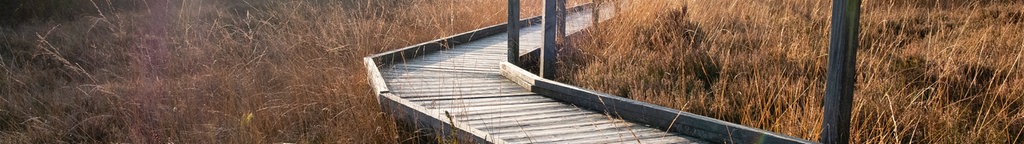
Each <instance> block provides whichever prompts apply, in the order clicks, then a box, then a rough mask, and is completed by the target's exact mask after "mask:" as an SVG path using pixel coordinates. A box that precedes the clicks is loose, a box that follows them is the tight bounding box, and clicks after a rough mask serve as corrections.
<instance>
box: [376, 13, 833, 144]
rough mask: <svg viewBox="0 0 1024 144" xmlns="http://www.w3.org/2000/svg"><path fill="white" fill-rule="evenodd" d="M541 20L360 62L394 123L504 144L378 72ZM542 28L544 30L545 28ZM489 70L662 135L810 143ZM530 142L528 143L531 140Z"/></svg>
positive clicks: (510, 70)
mask: <svg viewBox="0 0 1024 144" xmlns="http://www.w3.org/2000/svg"><path fill="white" fill-rule="evenodd" d="M589 6H590V5H589V4H586V5H582V6H576V7H573V8H571V9H569V10H568V11H579V10H582V9H585V8H588V7H589ZM541 19H542V17H539V16H538V17H532V18H527V19H522V20H519V21H517V22H514V23H513V24H514V25H515V26H513V28H509V27H506V26H507V25H506V24H499V25H494V26H490V27H485V28H481V29H477V30H474V31H470V32H465V33H461V34H458V35H454V36H450V37H446V38H442V39H438V40H434V41H429V42H425V43H420V44H417V45H413V46H409V47H405V48H402V49H397V50H392V51H388V52H384V53H381V54H376V55H373V56H369V57H366V58H364V64H365V65H366V67H367V77H368V82H369V83H370V86H371V87H372V89H373V91H374V93H375V95H376V97H377V100H378V103H379V104H380V106H381V108H382V110H383V111H384V112H386V113H388V114H390V115H391V116H392V117H393V118H395V119H396V121H399V122H402V123H405V124H409V126H411V127H416V128H425V129H429V130H432V131H433V132H435V133H434V134H435V135H437V136H438V137H439V138H446V139H458V140H464V141H472V142H475V143H508V142H507V141H506V140H503V139H501V138H498V137H496V136H495V135H494V134H492V133H488V132H486V131H483V130H481V129H477V128H474V127H473V125H471V124H465V123H462V122H460V121H459V120H457V119H456V118H453V117H456V116H453V115H454V114H451V113H448V111H439V110H432V109H429V108H427V107H425V106H424V105H421V104H417V103H415V102H412V101H410V100H408V99H405V98H403V97H401V96H400V94H401V93H398V94H396V92H393V91H392V90H391V89H389V87H388V86H389V85H390V84H389V83H388V79H386V78H385V77H387V76H385V75H382V72H381V68H383V67H390V66H392V65H399V64H404V63H407V62H410V61H415V60H417V58H418V57H421V56H424V55H430V54H436V53H442V50H446V49H450V48H454V47H456V45H460V44H466V43H470V42H473V41H476V40H480V39H484V38H487V37H492V36H494V35H497V34H500V33H504V32H506V31H509V30H513V31H515V30H514V27H528V26H532V25H535V24H539V23H541ZM545 30H548V29H546V28H545ZM545 33H547V32H545ZM545 35H547V34H545ZM543 50H544V48H541V49H534V50H533V51H531V52H526V53H523V54H521V55H520V54H517V53H518V51H517V53H511V52H509V53H510V54H515V55H519V56H515V55H510V56H508V57H509V59H513V58H512V57H515V58H514V59H519V60H518V61H520V62H536V61H537V60H539V59H536V58H535V57H537V56H538V55H541V54H539V53H538V52H537V51H543ZM524 57H534V58H532V59H531V58H524ZM513 62H515V61H513ZM494 67H495V68H497V69H499V70H498V73H500V76H504V77H505V79H507V80H508V81H511V82H514V83H515V84H518V85H520V86H522V88H524V89H526V90H527V91H529V92H532V93H536V94H539V95H542V96H544V97H548V98H551V99H554V100H557V101H560V102H561V103H563V104H569V105H574V106H575V107H579V108H582V109H586V110H590V111H594V112H598V113H603V114H605V115H607V116H610V117H615V118H618V119H622V120H625V121H628V122H630V123H636V124H638V125H639V126H646V127H650V128H657V129H660V130H663V132H670V133H677V134H682V135H684V136H685V137H690V138H697V139H700V140H703V141H707V142H712V143H813V142H811V141H807V140H803V139H799V138H794V137H791V136H786V135H781V134H776V133H772V132H768V131H765V130H761V129H756V128H750V127H746V126H743V125H739V124H734V123H729V122H726V121H722V120H717V119H713V118H708V117H704V116H700V115H696V114H692V113H687V112H682V111H679V110H675V109H670V108H666V107H662V106H658V105H653V104H648V103H644V102H639V101H636V100H632V99H627V98H622V97H618V96H614V95H609V94H605V93H600V92H597V91H593V90H588V89H583V88H579V87H575V86H571V85H566V84H562V83H559V82H555V81H552V80H548V79H544V78H542V77H540V76H538V75H536V74H533V73H529V72H527V71H526V70H523V69H522V68H520V67H518V66H516V65H514V64H512V63H509V62H508V61H506V62H501V63H499V64H497V65H494ZM392 70H393V67H392ZM392 77H394V76H392ZM512 85H513V86H514V84H512ZM404 86H408V85H404ZM552 118H554V117H552ZM477 126H479V125H477ZM648 129H649V128H648ZM630 132H632V131H630ZM647 132H649V131H647ZM527 137H529V135H527ZM634 137H636V134H634ZM680 137H683V136H680ZM637 138H639V137H637ZM530 141H531V142H532V138H531V140H530ZM637 141H639V139H637ZM691 142H693V141H691Z"/></svg>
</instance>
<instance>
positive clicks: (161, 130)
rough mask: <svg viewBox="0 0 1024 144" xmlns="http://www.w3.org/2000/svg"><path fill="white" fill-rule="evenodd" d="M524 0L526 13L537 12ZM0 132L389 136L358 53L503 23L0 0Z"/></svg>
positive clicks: (48, 139)
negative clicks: (0, 20) (0, 15)
mask: <svg viewBox="0 0 1024 144" xmlns="http://www.w3.org/2000/svg"><path fill="white" fill-rule="evenodd" d="M540 4H541V3H540V1H539V0H523V8H524V10H523V12H524V14H523V16H524V17H527V16H534V15H537V14H539V12H540V6H539V5H540ZM0 7H2V9H0V11H2V12H3V13H2V14H3V15H2V16H3V18H0V19H2V22H0V24H2V27H0V47H3V48H2V49H0V75H2V77H0V95H2V97H0V141H4V142H11V143H60V142H70V143H80V142H135V143H164V142H183V143H208V142H211V141H217V142H229V143H272V142H312V143H321V142H339V143H396V142H402V141H407V140H409V139H408V138H410V137H415V136H419V133H412V132H415V131H414V130H406V131H402V130H398V128H396V127H395V126H393V125H394V123H393V121H392V120H391V119H390V118H389V117H387V116H385V115H383V114H382V113H381V112H380V110H379V106H378V105H377V103H376V100H375V98H374V97H373V96H372V94H371V92H370V91H369V90H370V88H369V87H368V85H367V84H366V80H365V79H366V78H365V75H366V74H365V68H364V66H363V65H362V57H364V56H368V55H370V54H373V53H379V52H382V51H386V50H391V49H396V48H401V47H404V46H408V45H411V44H415V43H420V42H424V41H428V40H432V39H435V38H440V37H444V36H449V35H453V34H456V33H460V32H464V31H469V30H472V29H476V28H480V27H483V26H488V25H493V24H498V23H502V22H505V18H506V14H505V12H506V9H505V7H506V3H503V2H502V3H498V2H494V1H491V0H457V1H456V0H451V1H449V0H391V1H377V0H340V1H337V0H298V1H276V0H32V1H4V2H2V4H0Z"/></svg>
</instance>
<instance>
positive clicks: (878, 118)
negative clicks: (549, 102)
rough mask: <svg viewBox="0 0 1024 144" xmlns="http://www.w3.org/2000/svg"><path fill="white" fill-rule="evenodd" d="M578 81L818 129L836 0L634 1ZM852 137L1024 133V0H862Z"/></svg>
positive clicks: (725, 115) (594, 46)
mask: <svg viewBox="0 0 1024 144" xmlns="http://www.w3.org/2000/svg"><path fill="white" fill-rule="evenodd" d="M633 2H634V3H633V4H631V5H630V6H628V7H627V8H628V9H626V10H624V11H622V12H621V13H620V14H619V16H618V18H616V19H615V20H613V21H610V22H607V23H605V24H603V25H601V26H600V28H601V29H599V30H596V32H594V33H593V35H592V39H589V40H583V41H582V42H580V44H579V45H578V47H579V48H580V49H579V51H576V52H575V53H579V55H576V56H575V57H569V58H570V59H563V60H569V61H567V62H566V63H565V64H566V65H568V67H567V68H566V70H564V71H566V72H568V73H569V74H571V76H566V77H563V78H562V79H561V80H562V81H567V82H570V83H573V84H575V85H581V86H584V87H587V88H591V89H596V90H599V91H604V92H609V93H612V94H616V95H621V96H624V97H629V98H632V99H637V100H641V101H646V102H651V103H655V104H659V105H663V106H668V107H673V108H678V109H682V110H685V111H689V112H693V113H697V114H700V115H705V116H710V117H714V118H718V119H723V120H727V121H731V122H736V123H740V124H743V125H747V126H752V127H756V128H762V129H766V130H769V131H774V132H778V133H782V134H787V135H792V136H796V137H800V138H805V139H810V140H817V139H818V134H819V133H820V131H821V130H820V122H821V112H822V109H821V105H822V94H823V93H824V80H825V70H826V69H825V65H826V60H827V55H826V54H827V47H828V33H827V32H828V28H829V14H830V12H831V10H830V8H831V2H829V1H814V0H768V1H659V0H639V1H633ZM861 26H862V27H861V44H860V45H861V47H860V49H858V63H857V64H858V66H857V69H858V74H857V78H858V81H857V83H856V86H857V89H856V91H855V98H854V103H853V104H854V107H853V111H854V112H853V121H852V126H853V127H852V133H853V134H852V140H853V143H878V142H882V143H907V142H923V143H1019V142H1022V141H1024V140H1021V139H1024V134H1022V132H1021V131H1024V111H1022V109H1021V106H1022V104H1024V99H1022V97H1024V89H1021V88H1024V72H1021V71H1022V70H1024V69H1022V67H1024V61H1021V59H1022V55H1024V31H1022V28H1024V2H1020V1H1010V0H995V1H947V0H939V1H931V0H909V1H902V0H865V1H864V2H863V15H862V17H861Z"/></svg>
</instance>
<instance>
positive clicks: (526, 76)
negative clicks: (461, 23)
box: [499, 62, 540, 91]
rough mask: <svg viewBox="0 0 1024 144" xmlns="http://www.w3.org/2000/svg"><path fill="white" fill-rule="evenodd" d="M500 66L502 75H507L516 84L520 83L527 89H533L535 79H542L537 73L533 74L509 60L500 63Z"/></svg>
mask: <svg viewBox="0 0 1024 144" xmlns="http://www.w3.org/2000/svg"><path fill="white" fill-rule="evenodd" d="M499 68H500V70H501V75H502V76H505V77H506V78H508V79H509V80H512V82H515V83H516V84H519V85H520V86H522V87H523V88H524V89H526V90H531V89H532V88H533V84H534V83H533V82H534V80H535V79H540V78H538V77H537V76H536V75H533V74H531V73H530V72H528V71H526V70H523V69H521V68H519V67H518V66H515V65H512V64H511V63H508V62H502V63H501V64H499ZM531 91H532V90H531Z"/></svg>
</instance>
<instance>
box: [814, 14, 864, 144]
mask: <svg viewBox="0 0 1024 144" xmlns="http://www.w3.org/2000/svg"><path fill="white" fill-rule="evenodd" d="M859 32H860V0H835V1H832V28H831V30H830V37H829V49H828V72H827V73H828V74H827V76H828V80H827V81H826V82H825V106H824V111H825V112H824V119H823V122H822V124H821V129H822V131H821V142H822V143H827V144H832V143H842V144H845V143H849V142H850V113H851V105H852V103H853V89H854V83H856V74H857V70H856V62H857V42H858V39H857V34H858V33H859Z"/></svg>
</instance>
